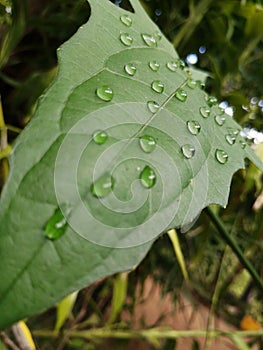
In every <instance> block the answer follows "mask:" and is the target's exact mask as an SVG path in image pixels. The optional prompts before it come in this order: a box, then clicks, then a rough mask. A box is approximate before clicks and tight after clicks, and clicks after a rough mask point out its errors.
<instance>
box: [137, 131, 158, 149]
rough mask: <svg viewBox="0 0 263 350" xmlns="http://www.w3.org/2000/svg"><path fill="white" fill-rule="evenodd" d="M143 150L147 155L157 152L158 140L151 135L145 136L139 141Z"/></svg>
mask: <svg viewBox="0 0 263 350" xmlns="http://www.w3.org/2000/svg"><path fill="white" fill-rule="evenodd" d="M139 142H140V146H141V148H142V150H143V151H144V152H146V153H151V152H153V151H154V150H155V147H156V140H155V138H154V137H152V136H150V135H143V136H141V137H140V139H139Z"/></svg>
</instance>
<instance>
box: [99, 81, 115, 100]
mask: <svg viewBox="0 0 263 350" xmlns="http://www.w3.org/2000/svg"><path fill="white" fill-rule="evenodd" d="M96 94H97V96H98V97H99V98H100V99H101V100H103V101H106V102H108V101H111V100H112V98H113V91H112V89H111V88H110V87H109V86H106V85H103V86H101V87H99V88H98V89H97V90H96Z"/></svg>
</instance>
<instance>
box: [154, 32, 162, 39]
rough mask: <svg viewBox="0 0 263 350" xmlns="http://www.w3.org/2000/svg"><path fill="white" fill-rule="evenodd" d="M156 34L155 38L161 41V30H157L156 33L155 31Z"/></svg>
mask: <svg viewBox="0 0 263 350" xmlns="http://www.w3.org/2000/svg"><path fill="white" fill-rule="evenodd" d="M154 36H155V38H156V39H157V40H158V41H160V40H161V39H162V37H163V36H162V34H161V33H160V32H158V31H156V32H155V33H154Z"/></svg>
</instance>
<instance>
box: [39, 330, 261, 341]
mask: <svg viewBox="0 0 263 350" xmlns="http://www.w3.org/2000/svg"><path fill="white" fill-rule="evenodd" d="M33 334H34V336H38V337H48V338H57V337H59V336H60V335H59V333H57V332H54V331H49V330H35V331H33ZM233 335H236V336H239V337H242V338H243V337H261V336H262V335H263V330H257V331H233V330H231V331H225V330H220V329H218V330H217V329H216V330H210V331H209V337H211V338H218V337H231V336H233ZM68 336H69V337H70V338H83V339H87V340H92V339H105V338H112V339H135V338H136V339H140V338H144V339H151V338H153V337H154V338H158V339H177V338H189V337H190V338H192V337H193V338H195V337H206V336H207V331H206V330H198V329H194V330H174V329H169V328H162V327H160V328H158V327H156V328H150V329H146V330H138V331H134V330H128V329H125V330H122V329H111V328H107V327H103V328H93V329H89V330H83V331H79V330H73V331H69V332H68Z"/></svg>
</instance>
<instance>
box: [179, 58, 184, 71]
mask: <svg viewBox="0 0 263 350" xmlns="http://www.w3.org/2000/svg"><path fill="white" fill-rule="evenodd" d="M177 66H178V67H179V68H181V69H184V68H185V63H184V61H183V60H181V59H179V60H178V61H177Z"/></svg>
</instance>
